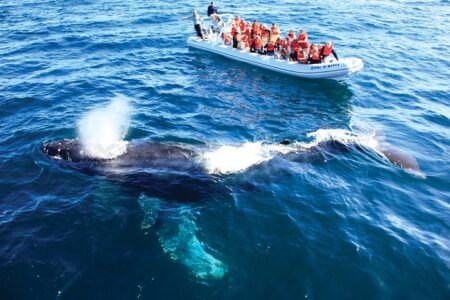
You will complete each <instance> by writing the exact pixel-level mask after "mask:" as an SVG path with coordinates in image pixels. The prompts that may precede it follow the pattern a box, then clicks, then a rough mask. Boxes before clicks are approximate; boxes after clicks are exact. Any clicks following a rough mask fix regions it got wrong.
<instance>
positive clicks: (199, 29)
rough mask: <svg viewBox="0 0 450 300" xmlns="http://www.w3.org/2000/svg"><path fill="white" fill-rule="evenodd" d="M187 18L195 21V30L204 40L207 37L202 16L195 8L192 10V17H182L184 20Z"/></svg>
mask: <svg viewBox="0 0 450 300" xmlns="http://www.w3.org/2000/svg"><path fill="white" fill-rule="evenodd" d="M186 19H191V20H192V21H193V22H194V28H195V32H196V33H197V36H198V38H199V39H202V40H204V39H205V38H204V36H203V33H202V30H203V29H202V25H203V20H202V18H200V16H199V15H198V13H197V11H196V10H195V9H194V10H193V11H192V15H191V16H190V17H185V18H182V20H186Z"/></svg>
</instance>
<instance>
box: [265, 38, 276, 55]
mask: <svg viewBox="0 0 450 300" xmlns="http://www.w3.org/2000/svg"><path fill="white" fill-rule="evenodd" d="M264 48H265V49H266V53H267V55H270V56H273V55H275V44H274V43H273V42H272V41H271V40H269V41H268V42H267V44H266V46H265V47H264Z"/></svg>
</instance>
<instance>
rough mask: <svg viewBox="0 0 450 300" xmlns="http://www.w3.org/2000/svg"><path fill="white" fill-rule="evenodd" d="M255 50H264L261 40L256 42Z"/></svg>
mask: <svg viewBox="0 0 450 300" xmlns="http://www.w3.org/2000/svg"><path fill="white" fill-rule="evenodd" d="M255 48H256V49H261V48H262V42H261V40H255Z"/></svg>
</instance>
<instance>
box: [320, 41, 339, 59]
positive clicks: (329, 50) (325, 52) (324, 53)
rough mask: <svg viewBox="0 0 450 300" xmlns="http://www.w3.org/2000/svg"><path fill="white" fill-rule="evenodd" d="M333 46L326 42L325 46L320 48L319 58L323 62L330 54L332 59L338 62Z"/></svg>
mask: <svg viewBox="0 0 450 300" xmlns="http://www.w3.org/2000/svg"><path fill="white" fill-rule="evenodd" d="M333 48H334V44H333V43H332V42H326V43H325V46H323V47H322V49H321V50H320V58H321V59H322V60H323V61H324V62H325V59H326V58H328V57H329V56H330V54H333V56H334V58H336V60H339V58H338V56H337V54H336V51H334V49H333Z"/></svg>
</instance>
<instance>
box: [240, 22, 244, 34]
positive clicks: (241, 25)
mask: <svg viewBox="0 0 450 300" xmlns="http://www.w3.org/2000/svg"><path fill="white" fill-rule="evenodd" d="M239 28H240V29H241V32H244V31H245V22H244V20H241V22H240V23H239Z"/></svg>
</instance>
